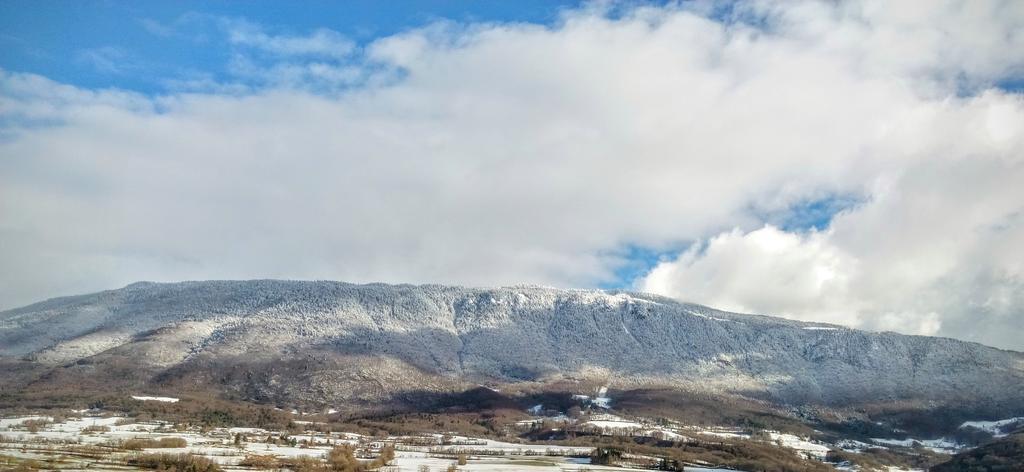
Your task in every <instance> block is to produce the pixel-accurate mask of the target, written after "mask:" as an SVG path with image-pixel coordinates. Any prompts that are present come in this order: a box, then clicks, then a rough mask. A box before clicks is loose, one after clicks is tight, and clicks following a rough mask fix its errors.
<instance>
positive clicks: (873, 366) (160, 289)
mask: <svg viewBox="0 0 1024 472" xmlns="http://www.w3.org/2000/svg"><path fill="white" fill-rule="evenodd" d="M0 359H2V360H3V361H4V362H5V363H6V365H8V366H20V367H19V368H18V369H14V368H10V369H7V370H8V372H9V377H8V378H7V379H6V380H4V382H5V383H7V384H8V386H11V385H19V386H20V385H26V386H28V385H44V384H46V385H52V384H53V383H55V382H56V383H59V382H62V381H66V382H76V385H78V384H81V385H83V387H82V388H89V381H94V382H97V383H103V384H104V385H107V386H113V385H122V386H129V387H135V386H154V385H159V386H164V387H166V388H200V386H201V387H202V388H213V389H218V390H223V391H226V392H229V393H230V394H232V395H237V396H240V397H243V398H246V399H250V400H257V401H264V400H266V401H296V402H311V403H319V404H332V405H336V404H348V405H359V404H365V403H369V402H375V401H379V400H381V399H387V398H390V397H392V396H395V395H401V394H403V393H404V392H410V391H438V392H442V391H456V390H459V389H464V388H468V387H472V386H476V385H479V384H486V385H502V384H510V383H520V382H532V383H544V382H566V381H568V382H576V381H580V382H584V381H585V382H590V383H595V382H596V383H597V384H603V385H608V386H610V387H611V388H613V389H615V388H620V389H629V388H641V387H654V386H657V387H669V388H678V389H681V390H687V391H698V392H709V393H732V394H742V395H746V396H750V397H755V398H766V399H771V400H775V401H780V402H785V403H790V404H826V405H855V404H860V403H872V402H880V401H893V400H907V401H920V402H938V403H959V402H964V403H968V402H969V403H972V404H982V403H988V404H999V405H1005V406H1007V407H1012V408H1016V407H1019V406H1021V405H1024V393H1022V388H1021V387H1022V385H1024V354H1021V353H1019V352H1013V351H1005V350H1000V349H995V348H991V347H987V346H983V345H980V344H976V343H968V342H962V341H957V340H953V339H947V338H936V337H924V336H906V335H900V334H895V333H872V332H865V331H859V330H854V329H848V328H844V327H839V326H830V325H823V324H813V323H801V322H796V321H790V320H784V319H780V318H773V317H768V316H756V315H742V314H735V313H728V312H722V311H718V310H714V309H712V308H708V307H704V306H700V305H694V304H688V303H681V302H678V301H675V300H672V299H668V298H663V297H658V296H653V295H647V294H640V293H627V292H605V291H594V290H562V289H553V288H540V287H525V286H524V287H504V288H463V287H452V286H439V285H424V286H412V285H384V284H370V285H353V284H347V283H339V282H326V281H317V282H304V281H276V280H254V281H205V282H182V283H166V284H163V283H146V282H144V283H136V284H132V285H129V286H127V287H125V288H122V289H118V290H110V291H105V292H100V293H95V294H90V295H81V296H73V297H65V298H57V299H52V300H48V301H45V302H41V303H36V304H33V305H30V306H27V307H23V308H18V309H14V310H9V311H5V312H2V313H0ZM27 366H30V367H27ZM41 372H42V373H44V374H40V373H41Z"/></svg>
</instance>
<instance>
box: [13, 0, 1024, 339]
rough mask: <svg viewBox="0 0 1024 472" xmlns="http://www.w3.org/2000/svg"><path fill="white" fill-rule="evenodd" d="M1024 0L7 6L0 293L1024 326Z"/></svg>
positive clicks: (996, 333) (969, 334)
mask: <svg viewBox="0 0 1024 472" xmlns="http://www.w3.org/2000/svg"><path fill="white" fill-rule="evenodd" d="M1020 51H1024V2H1004V1H994V0H993V1H987V0H971V1H939V2H929V3H928V8H921V7H920V5H919V4H918V3H917V2H887V1H872V0H864V1H846V2H833V1H821V2H818V1H799V0H798V1H790V0H786V1H781V0H780V1H773V0H756V1H737V2H707V1H692V2H682V3H676V2H669V3H664V2H659V3H650V2H639V1H634V2H615V1H605V2H564V3H557V2H550V1H516V2H498V1H475V2H470V1H462V2H460V1H445V2H426V1H396V2H375V1H352V2H302V3H294V2H188V1H182V2H152V1H142V2H119V1H110V0H108V1H62V2H57V1H46V2H39V1H18V0H12V1H7V2H0V268H2V270H0V309H7V308H13V307H17V306H22V305H26V304H29V303H32V302H36V301H40V300H43V299H46V298H50V297H55V296H62V295H70V294H77V293H86V292H93V291H98V290H103V289H109V288H115V287H120V286H123V285H126V284H128V283H131V282H135V281H139V280H150V281H178V280H203V279H253V278H289V279H331V280H343V281H349V282H357V283H361V282H378V281H379V282H393V283H451V284H463V285H471V286H495V285H511V284H540V285H549V286H556V287H577V288H608V289H629V290H639V291H646V292H652V293H657V294H662V295H666V296H670V297H674V298H677V299H680V300H686V301H691V302H696V303H702V304H706V305H710V306H713V307H716V308H720V309H726V310H732V311H738V312H748V313H761V314H772V315H776V316H784V317H787V318H792V319H798V320H806V321H818V322H827V323H836V324H841V325H846V326H851V327H856V328H861V329H869V330H876V331H896V332H900V333H907V334H920V335H935V336H948V337H955V338H959V339H964V340H969V341H976V342H981V343H984V344H988V345H992V346H996V347H1001V348H1005V349H1015V350H1024V87H1022V84H1024V54H1021V53H1020Z"/></svg>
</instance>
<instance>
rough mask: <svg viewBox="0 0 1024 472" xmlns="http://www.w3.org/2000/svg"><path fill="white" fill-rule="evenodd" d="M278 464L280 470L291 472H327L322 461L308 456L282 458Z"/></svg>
mask: <svg viewBox="0 0 1024 472" xmlns="http://www.w3.org/2000/svg"><path fill="white" fill-rule="evenodd" d="M280 464H281V467H282V468H285V469H288V470H291V471H292V472H320V471H326V470H328V468H327V465H325V464H324V463H323V462H322V461H320V460H319V459H316V458H313V457H309V456H297V457H287V458H282V459H280Z"/></svg>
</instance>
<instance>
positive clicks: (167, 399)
mask: <svg viewBox="0 0 1024 472" xmlns="http://www.w3.org/2000/svg"><path fill="white" fill-rule="evenodd" d="M132 399H134V400H138V401H142V402H164V403H178V399H177V398H174V397H148V396H141V395H132Z"/></svg>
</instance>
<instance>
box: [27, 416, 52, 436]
mask: <svg viewBox="0 0 1024 472" xmlns="http://www.w3.org/2000/svg"><path fill="white" fill-rule="evenodd" d="M48 424H50V420H47V419H42V418H40V419H34V420H25V421H22V422H21V425H22V426H23V427H24V428H25V429H27V430H28V432H30V433H38V432H39V430H40V429H42V428H43V427H44V426H46V425H48Z"/></svg>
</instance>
